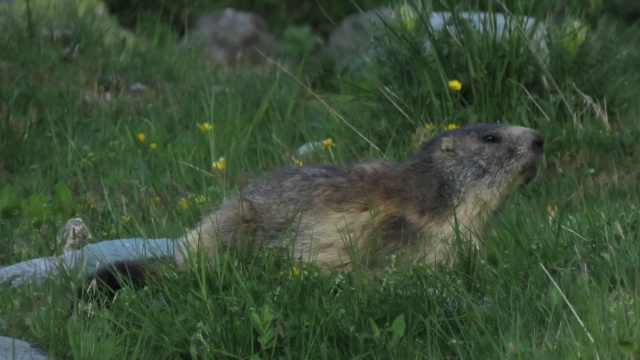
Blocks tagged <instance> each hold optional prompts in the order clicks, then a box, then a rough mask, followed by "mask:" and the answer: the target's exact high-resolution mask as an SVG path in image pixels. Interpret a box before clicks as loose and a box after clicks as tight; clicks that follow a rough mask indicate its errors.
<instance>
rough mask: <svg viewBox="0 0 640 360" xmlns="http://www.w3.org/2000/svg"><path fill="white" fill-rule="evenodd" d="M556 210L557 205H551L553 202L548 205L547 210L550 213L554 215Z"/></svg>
mask: <svg viewBox="0 0 640 360" xmlns="http://www.w3.org/2000/svg"><path fill="white" fill-rule="evenodd" d="M555 211H556V208H555V206H553V205H551V204H549V205H547V212H548V213H549V214H550V215H553V213H554V212H555Z"/></svg>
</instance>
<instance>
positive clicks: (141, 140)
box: [138, 133, 146, 142]
mask: <svg viewBox="0 0 640 360" xmlns="http://www.w3.org/2000/svg"><path fill="white" fill-rule="evenodd" d="M138 140H140V142H144V141H145V140H146V137H145V136H144V134H143V133H139V134H138Z"/></svg>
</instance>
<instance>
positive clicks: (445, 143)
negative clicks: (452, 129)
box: [440, 137, 456, 152]
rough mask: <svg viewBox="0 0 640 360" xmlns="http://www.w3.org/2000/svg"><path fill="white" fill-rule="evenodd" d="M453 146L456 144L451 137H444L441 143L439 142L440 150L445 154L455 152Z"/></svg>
mask: <svg viewBox="0 0 640 360" xmlns="http://www.w3.org/2000/svg"><path fill="white" fill-rule="evenodd" d="M455 145H456V144H455V140H454V139H453V137H445V138H442V141H441V142H440V150H442V151H446V152H453V151H455V150H456V146H455Z"/></svg>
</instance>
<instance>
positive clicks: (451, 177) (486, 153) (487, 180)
mask: <svg viewBox="0 0 640 360" xmlns="http://www.w3.org/2000/svg"><path fill="white" fill-rule="evenodd" d="M543 157H544V138H543V137H542V135H541V134H540V133H538V132H537V131H535V130H532V129H528V128H525V127H521V126H511V125H493V124H491V125H489V124H480V125H472V126H466V127H461V128H459V129H455V130H450V131H445V132H443V133H442V134H440V135H438V136H436V137H434V138H433V139H431V140H430V141H428V142H427V143H425V144H424V145H423V146H422V148H421V149H420V151H419V152H418V154H417V155H416V157H415V158H414V160H413V161H412V164H414V165H417V166H419V167H420V168H422V169H421V170H422V172H428V175H430V176H435V177H437V178H440V180H441V181H446V182H447V184H448V185H449V186H451V187H452V188H453V189H457V190H458V192H463V193H465V192H467V191H468V190H471V189H474V190H476V191H496V192H501V191H502V189H503V188H504V187H505V186H506V185H509V184H511V183H513V182H518V183H521V184H526V183H528V182H530V181H531V180H533V178H534V177H535V176H536V174H537V171H538V166H539V165H540V163H541V162H542V159H543Z"/></svg>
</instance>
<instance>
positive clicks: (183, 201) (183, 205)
mask: <svg viewBox="0 0 640 360" xmlns="http://www.w3.org/2000/svg"><path fill="white" fill-rule="evenodd" d="M180 206H182V208H183V209H186V208H188V207H189V202H188V201H187V199H185V198H181V199H180Z"/></svg>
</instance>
